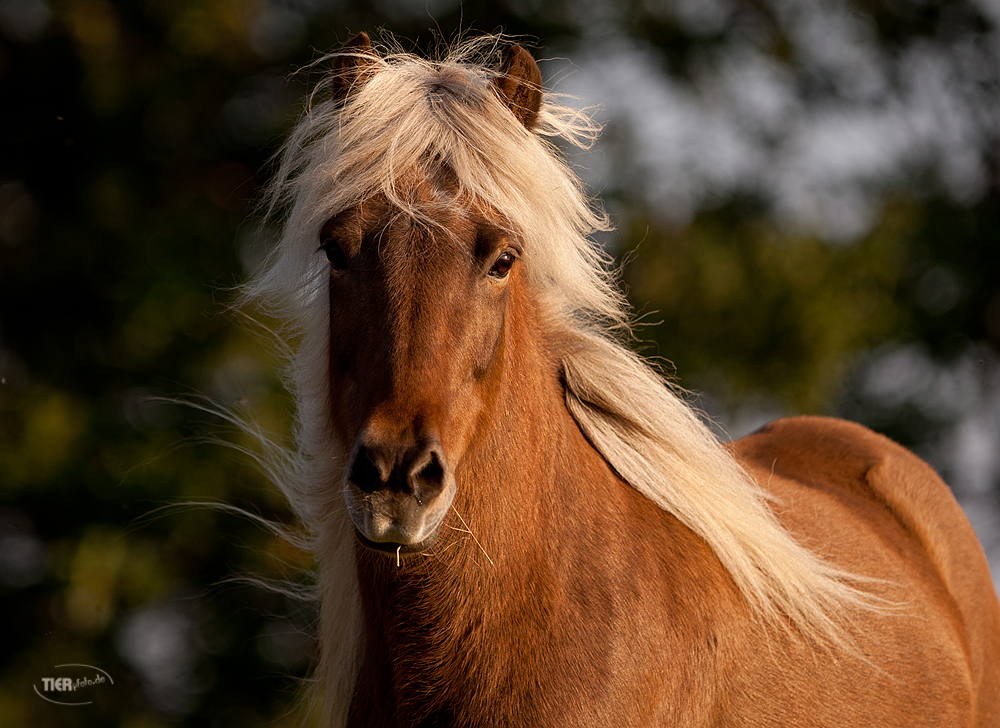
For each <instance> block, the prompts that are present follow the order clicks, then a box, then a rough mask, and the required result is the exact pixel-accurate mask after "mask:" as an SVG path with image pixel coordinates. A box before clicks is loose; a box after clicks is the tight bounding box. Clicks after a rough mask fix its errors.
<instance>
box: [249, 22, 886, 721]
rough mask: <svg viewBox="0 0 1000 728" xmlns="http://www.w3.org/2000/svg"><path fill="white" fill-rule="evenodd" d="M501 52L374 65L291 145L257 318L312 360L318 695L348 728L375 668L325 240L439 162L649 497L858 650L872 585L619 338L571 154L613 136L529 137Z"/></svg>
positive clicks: (547, 123) (820, 628)
mask: <svg viewBox="0 0 1000 728" xmlns="http://www.w3.org/2000/svg"><path fill="white" fill-rule="evenodd" d="M500 44H501V39H500V38H498V37H495V36H490V37H485V38H477V39H474V40H473V41H467V42H465V43H463V44H461V45H459V46H457V47H455V48H453V49H452V50H451V51H450V52H448V54H447V56H446V57H445V58H443V59H442V60H440V61H437V62H433V61H428V60H424V59H421V58H418V57H415V56H413V55H409V54H405V53H401V52H388V53H385V54H380V55H379V57H377V58H373V59H372V62H373V65H372V66H371V70H370V72H369V73H368V74H367V78H366V79H365V82H364V83H363V84H360V83H359V84H358V88H356V89H355V90H354V92H353V93H352V94H351V95H350V96H349V97H348V99H347V100H346V101H338V100H332V99H331V100H318V99H319V97H320V95H321V94H322V88H320V89H319V90H318V91H317V93H314V94H313V99H314V100H315V101H316V103H314V104H313V105H311V108H309V109H308V111H307V112H306V113H305V114H304V116H303V117H302V119H301V120H300V122H299V123H298V125H297V126H296V127H295V129H294V131H293V132H292V134H291V136H290V138H289V139H288V141H287V143H286V144H285V147H284V150H283V152H282V155H281V157H280V163H279V168H278V171H277V174H276V176H275V179H274V181H273V183H272V185H271V187H270V188H269V192H268V197H267V205H268V214H269V215H271V216H278V217H281V218H283V222H284V234H283V236H282V238H281V241H280V243H279V244H278V245H277V246H276V247H275V249H274V250H273V251H272V253H271V255H270V257H269V259H268V260H267V262H266V264H265V265H264V267H263V269H262V270H261V271H260V272H259V273H258V274H257V275H256V276H255V277H254V279H253V280H251V281H250V282H249V283H248V284H247V285H246V286H245V287H244V289H243V294H244V300H245V301H246V302H250V303H253V304H255V305H257V306H260V307H261V308H262V309H263V310H264V311H266V312H267V313H268V314H270V315H272V316H275V317H276V318H278V319H279V320H281V321H283V322H285V323H284V325H285V328H284V330H283V331H282V334H283V335H284V337H285V338H286V340H289V341H293V342H295V345H294V347H293V349H294V353H293V355H292V356H291V357H290V360H289V362H288V366H287V370H286V377H287V384H288V386H289V388H290V390H291V392H292V393H293V394H294V397H295V400H296V404H297V425H296V428H295V440H296V450H295V451H294V452H290V453H283V454H282V455H281V457H276V458H274V462H273V463H272V464H271V466H270V468H269V469H270V471H271V473H272V474H273V475H274V477H275V480H276V481H277V484H278V485H279V487H281V489H282V490H283V492H284V494H285V495H286V496H287V498H288V500H289V502H290V504H291V506H292V508H293V509H294V511H295V513H296V515H297V516H298V518H299V519H300V520H301V522H302V524H303V526H304V528H305V529H306V530H307V532H308V533H309V534H310V547H311V548H312V550H313V551H314V553H315V555H316V558H317V560H318V562H319V563H320V565H321V583H320V587H319V598H320V600H321V603H322V612H321V639H322V642H323V651H322V652H323V657H322V664H321V665H320V671H319V674H318V675H317V678H318V680H319V681H320V682H321V684H322V685H323V688H324V690H325V703H326V710H327V718H328V720H329V721H330V724H331V725H341V724H343V722H344V721H345V720H346V713H347V707H348V705H349V704H350V700H351V694H352V690H353V686H354V682H355V677H356V674H357V671H358V669H359V665H360V663H359V660H360V659H361V650H362V644H361V635H362V614H361V605H360V600H359V596H358V584H357V576H356V573H355V564H354V556H353V534H352V525H351V522H350V520H349V518H348V516H347V514H346V512H345V509H344V505H343V502H342V500H343V499H342V498H341V496H340V492H339V489H338V488H332V487H330V484H331V483H335V482H339V479H340V477H341V473H340V469H341V467H342V463H343V459H344V452H343V450H342V449H341V445H340V443H338V442H336V439H335V437H334V436H333V435H332V433H331V430H330V427H329V424H328V413H327V412H326V411H325V407H326V406H327V404H326V403H327V402H329V397H328V381H327V349H328V346H329V344H328V336H329V311H328V305H327V300H326V280H327V279H326V275H327V265H326V262H325V259H324V258H323V256H322V255H319V254H317V233H318V231H319V229H320V227H321V226H322V224H323V223H324V222H325V221H326V220H327V219H329V218H330V217H331V216H332V215H333V214H335V213H336V212H339V211H341V210H343V209H345V208H347V207H349V206H351V205H354V204H357V203H359V202H361V201H363V200H365V199H367V198H369V197H371V196H372V195H374V194H377V193H382V194H384V195H386V196H387V197H388V198H389V199H391V200H393V201H394V202H395V203H396V204H397V205H398V206H399V208H400V209H401V210H402V211H404V212H408V213H409V214H413V215H417V216H419V215H420V211H419V210H415V209H411V205H410V204H409V203H408V201H407V199H406V195H405V194H403V193H402V192H401V190H399V189H398V188H397V181H398V180H399V179H400V178H401V177H402V176H404V175H406V174H408V173H411V172H413V171H416V170H419V169H421V168H422V165H426V163H427V160H429V159H430V160H435V159H436V160H440V161H441V162H443V163H445V164H447V165H448V166H449V167H450V169H451V170H453V171H454V173H455V176H456V178H457V180H458V184H459V186H460V188H461V189H460V192H461V194H462V195H464V196H467V198H468V199H474V200H479V201H483V202H485V203H486V204H488V205H490V206H491V207H492V208H493V209H495V210H498V211H500V212H501V213H502V214H503V215H504V216H505V218H506V219H507V220H508V221H509V224H510V225H511V227H512V228H513V229H515V230H516V231H517V233H518V234H519V235H520V236H521V238H522V239H523V241H524V248H525V251H524V261H525V267H526V270H528V271H529V273H528V275H529V280H530V283H531V286H532V288H533V291H534V293H535V295H536V296H537V297H538V299H539V301H540V302H541V303H542V306H543V310H544V311H545V312H546V315H547V316H548V318H549V319H550V320H549V322H548V327H549V328H550V329H554V330H558V331H561V332H562V334H563V337H562V338H564V339H565V340H567V341H569V342H571V345H570V346H568V347H567V353H566V354H565V355H564V356H563V358H562V361H561V367H562V371H563V373H564V379H565V383H566V405H567V407H568V409H569V411H570V413H571V414H572V416H573V417H574V418H575V420H576V421H577V423H578V424H579V426H580V428H581V430H582V431H583V432H584V433H585V434H586V435H587V437H588V438H589V439H590V441H591V442H592V443H593V444H594V446H595V447H596V448H597V449H598V450H599V451H600V452H601V454H602V455H603V456H604V458H605V459H606V460H607V461H608V463H609V464H610V465H611V466H612V467H613V468H614V469H615V470H616V471H617V472H618V473H620V474H621V476H622V477H623V478H624V479H625V480H626V481H627V482H628V483H629V484H630V485H631V486H632V487H634V488H635V489H637V490H638V491H640V492H641V493H643V494H644V495H645V496H646V497H648V498H649V499H650V500H652V501H653V502H655V503H656V504H657V505H658V506H659V507H660V508H662V509H664V510H665V511H668V512H670V513H672V514H674V515H675V516H676V517H677V518H678V519H680V520H681V521H682V522H683V523H684V524H686V525H687V526H688V527H689V528H691V529H692V530H693V531H694V532H695V533H697V534H698V535H699V536H700V537H702V538H703V539H704V540H705V541H706V542H707V543H708V544H709V546H710V547H711V548H712V549H713V550H714V552H715V553H716V554H717V555H718V557H719V559H720V560H721V561H722V563H723V565H724V566H725V568H726V569H727V570H728V571H729V573H730V574H731V575H732V577H733V579H734V580H735V582H736V584H737V585H738V586H739V588H740V589H741V590H742V592H743V593H744V594H745V595H746V598H747V599H748V601H749V602H750V604H751V605H753V607H754V608H755V609H756V610H757V612H758V613H759V614H760V615H761V616H762V617H763V618H764V619H765V620H767V621H768V622H770V623H773V624H776V625H783V626H790V627H791V628H792V630H793V631H795V632H797V633H799V634H801V635H804V636H806V637H807V638H810V639H816V640H818V641H820V642H825V643H829V644H843V639H844V638H843V632H842V629H841V624H840V621H839V620H838V618H837V617H836V616H835V615H836V614H837V613H838V611H839V610H841V609H842V608H843V607H844V606H845V605H855V606H857V605H863V604H865V603H866V598H865V596H864V594H863V592H862V591H860V590H859V589H858V588H857V587H856V585H857V583H858V581H857V580H856V579H854V578H853V577H851V576H850V575H848V574H845V573H844V572H842V571H840V570H838V569H836V568H834V567H832V566H830V565H828V564H827V563H825V562H824V561H822V560H821V559H820V558H818V557H817V556H816V555H814V554H813V553H811V552H810V551H808V550H807V549H805V548H804V547H803V546H801V545H799V544H798V543H797V542H796V541H795V540H794V539H793V538H792V537H791V536H790V535H789V533H788V532H787V531H786V530H785V529H784V528H783V527H782V526H781V525H780V524H779V522H778V520H777V518H776V517H775V515H774V514H773V512H772V510H771V508H770V507H769V504H768V499H767V496H766V495H765V494H764V492H763V491H762V490H761V488H760V487H759V486H758V485H757V484H756V483H755V482H754V481H753V480H752V479H751V477H750V476H749V475H748V474H747V473H746V472H745V471H744V470H743V469H742V468H741V467H740V465H739V464H738V463H737V462H736V461H735V460H734V459H733V458H732V457H731V456H730V455H729V453H728V452H727V450H726V449H725V448H724V447H723V446H722V445H721V444H720V443H719V442H718V441H717V440H716V438H715V437H714V435H713V434H712V433H711V431H710V430H709V429H708V428H707V427H706V426H705V425H704V424H703V423H702V422H701V420H699V418H698V417H697V416H696V415H695V414H694V413H693V412H692V410H691V409H690V407H689V406H688V405H687V404H686V403H685V402H684V401H683V400H682V399H681V398H680V397H679V396H678V395H677V394H676V393H675V392H674V391H673V390H672V389H671V387H670V386H669V385H668V384H667V383H666V382H665V381H664V380H663V378H662V377H661V376H660V375H659V374H658V373H657V372H656V371H654V369H652V368H651V367H650V366H649V365H648V364H647V363H646V362H645V361H643V360H642V359H641V358H640V357H639V356H638V355H636V354H635V353H633V352H632V351H630V350H629V349H628V348H626V347H625V346H624V345H622V344H621V343H620V342H619V341H618V339H617V338H616V335H620V334H621V333H622V332H625V331H627V329H628V318H629V308H628V305H627V303H626V301H625V299H624V297H623V295H622V293H621V292H620V290H619V288H618V287H617V286H616V281H615V279H614V275H613V273H612V272H611V267H610V263H611V261H610V260H609V258H608V256H607V255H606V254H605V252H604V251H603V250H602V249H601V248H600V247H599V246H598V245H597V244H596V243H595V242H593V241H592V240H591V239H590V238H589V236H590V235H591V234H592V233H593V232H595V231H599V230H608V229H609V225H608V221H607V218H606V217H605V215H604V214H603V212H602V211H601V210H600V209H599V208H598V207H597V206H595V205H594V204H593V203H592V202H591V200H590V199H589V198H588V197H587V195H586V194H585V192H584V190H583V189H582V186H581V183H580V181H579V179H578V178H577V177H576V175H575V174H574V173H573V172H572V170H571V169H570V168H569V166H568V164H567V163H566V162H565V161H564V159H563V157H562V155H561V154H560V153H559V151H558V149H557V147H556V146H555V144H554V141H556V140H561V142H563V143H568V144H571V145H576V146H586V145H588V144H589V143H591V142H592V141H593V139H594V138H595V137H596V135H597V132H598V131H599V128H598V125H597V124H596V123H595V122H593V121H592V120H591V119H590V118H589V117H588V116H586V115H585V114H583V113H582V112H580V111H577V110H574V109H571V108H568V107H566V106H563V105H560V104H559V103H558V99H557V98H556V97H554V96H552V95H551V94H549V95H546V96H545V97H544V102H543V105H542V109H541V112H540V115H539V120H538V126H537V128H536V129H535V130H533V131H531V132H529V131H528V130H527V129H525V128H524V127H523V126H522V125H521V124H519V123H518V122H517V120H516V119H515V118H514V116H513V115H512V114H511V113H510V111H509V110H508V109H507V107H506V106H505V105H504V104H503V103H502V102H501V100H500V99H499V98H498V97H497V95H496V94H495V93H493V91H492V89H491V87H490V80H491V78H492V77H493V76H494V75H495V71H492V70H490V69H491V68H495V67H496V63H493V62H492V61H494V60H496V59H498V58H499V56H498V53H497V49H498V48H499V46H500Z"/></svg>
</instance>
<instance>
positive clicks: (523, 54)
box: [493, 45, 542, 130]
mask: <svg viewBox="0 0 1000 728" xmlns="http://www.w3.org/2000/svg"><path fill="white" fill-rule="evenodd" d="M493 88H494V89H495V90H496V92H497V94H498V95H499V96H500V100H501V101H503V102H504V103H505V104H507V106H508V108H510V110H511V111H512V112H514V116H516V117H517V120H518V121H520V122H521V123H522V124H524V126H525V127H526V128H528V129H529V130H530V129H533V128H534V127H535V122H537V121H538V110H539V109H541V108H542V72H541V70H539V68H538V64H537V63H535V59H534V58H532V57H531V54H530V53H528V51H526V50H524V48H522V47H521V46H519V45H512V46H511V47H510V50H508V51H507V57H506V58H505V59H504V62H503V65H501V66H500V73H499V74H498V75H497V76H495V77H494V78H493Z"/></svg>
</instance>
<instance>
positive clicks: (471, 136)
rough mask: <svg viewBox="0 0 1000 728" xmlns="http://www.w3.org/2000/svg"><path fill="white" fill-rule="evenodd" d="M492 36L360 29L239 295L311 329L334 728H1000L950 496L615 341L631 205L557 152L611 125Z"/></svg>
mask: <svg viewBox="0 0 1000 728" xmlns="http://www.w3.org/2000/svg"><path fill="white" fill-rule="evenodd" d="M499 44H500V41H499V39H497V38H480V39H475V40H473V41H471V42H467V43H465V44H464V45H461V46H459V47H457V48H456V49H454V50H453V51H452V53H451V54H450V55H449V56H448V57H447V58H445V59H444V60H442V61H440V62H431V61H428V60H424V59H421V58H418V57H415V56H412V55H409V54H403V53H381V52H378V51H376V50H375V49H373V47H372V45H371V43H370V41H369V39H368V36H366V35H364V34H362V35H360V36H358V37H357V38H355V39H354V40H353V41H351V42H350V43H348V44H347V45H346V46H345V47H344V48H343V49H342V50H341V51H340V52H338V53H336V54H334V56H333V58H332V65H333V71H332V74H331V76H330V77H329V78H328V79H326V80H325V81H324V87H323V89H321V90H320V91H319V92H318V94H317V95H314V97H313V99H314V103H313V104H312V105H311V107H310V109H309V111H308V112H307V113H306V114H305V116H304V117H303V119H302V120H301V121H300V123H299V124H298V126H297V127H296V129H295V130H294V131H293V133H292V135H291V137H290V139H289V141H288V143H287V145H286V147H285V151H284V155H283V157H282V162H281V165H280V168H279V171H278V174H277V176H276V179H275V181H274V182H273V184H272V187H271V191H270V195H271V197H270V200H271V204H272V208H273V209H274V210H275V211H280V214H282V215H283V216H284V222H285V228H284V235H283V238H282V240H281V241H280V243H279V245H278V247H277V249H276V250H275V251H274V254H273V255H272V257H271V258H270V260H269V264H268V266H267V267H266V268H265V269H264V270H263V271H262V272H261V273H260V274H259V275H258V276H257V277H256V278H255V279H254V280H253V281H251V282H250V283H249V284H248V286H247V289H246V290H247V295H248V297H249V298H250V299H253V300H255V301H257V302H259V303H261V304H262V305H264V306H266V307H267V309H268V310H269V311H270V312H272V313H274V314H275V315H277V316H279V317H281V318H283V319H284V320H286V321H287V322H288V327H289V329H290V330H291V332H292V335H293V337H294V338H295V340H296V341H297V349H296V352H295V354H294V356H293V358H292V360H291V361H290V364H289V369H288V379H289V382H290V385H291V387H292V390H293V392H294V394H295V397H296V401H297V403H298V418H299V419H298V428H297V438H298V445H299V449H298V451H297V452H296V453H291V454H289V455H288V457H287V458H286V467H285V470H284V475H282V476H281V477H280V478H279V480H281V481H282V483H283V488H284V490H285V492H286V494H287V495H288V496H289V499H290V500H291V503H292V506H293V507H294V509H295V511H296V513H297V514H298V515H299V517H300V518H301V519H302V522H303V525H304V526H305V528H306V529H307V530H308V531H309V533H310V534H312V537H313V543H314V551H315V554H316V557H317V560H318V562H319V564H320V579H321V583H320V585H319V596H320V600H321V625H320V641H321V652H322V657H321V663H320V665H319V668H318V673H317V683H318V684H319V685H320V687H321V691H322V693H323V701H324V705H325V719H326V721H327V723H328V724H329V725H331V726H341V725H351V726H428V727H429V726H511V725H523V726H559V727H565V726H607V725H615V726H725V725H732V726H776V725H781V726H806V725H824V726H838V727H839V726H845V725H873V726H874V725H878V726H907V727H909V726H930V725H942V726H996V725H1000V605H998V602H997V596H996V593H995V591H994V588H993V585H992V582H991V580H990V574H989V569H988V566H987V564H986V560H985V558H984V556H983V552H982V549H981V548H980V546H979V544H978V542H977V541H976V538H975V535H974V534H973V531H972V529H971V527H970V526H969V523H968V521H967V520H966V519H965V517H964V515H963V514H962V512H961V509H960V508H959V507H958V505H957V504H956V502H955V500H954V499H953V498H952V496H951V494H950V492H949V490H948V488H947V487H946V486H945V485H944V483H942V482H941V480H940V479H939V478H938V477H937V476H936V475H935V474H934V472H933V471H932V470H931V469H930V468H929V467H928V466H927V465H926V464H924V463H923V462H922V461H920V460H919V459H918V458H916V457H915V456H914V455H912V454H910V453H908V452H907V451H905V450H904V449H902V448H900V447H899V446H897V445H895V444H893V443H892V442H890V441H889V440H887V439H886V438H883V437H881V436H878V435H876V434H874V433H872V432H870V431H868V430H866V429H864V428H862V427H860V426H858V425H854V424H850V423H847V422H843V421H838V420H833V419H824V418H794V419H786V420H780V421H778V422H775V423H772V424H771V425H769V426H767V427H765V428H763V429H761V430H759V431H758V432H756V433H754V434H753V435H750V436H748V437H746V438H743V439H741V440H738V441H736V442H734V443H731V444H729V445H722V444H720V443H719V442H717V440H716V439H715V438H714V437H713V436H712V434H711V433H710V431H709V430H708V429H707V428H706V427H705V426H704V425H703V424H702V423H701V421H700V420H699V419H698V417H697V416H695V414H693V412H692V411H691V410H690V409H689V407H688V406H687V405H686V404H685V403H684V402H683V401H682V400H681V398H680V397H678V396H677V395H676V394H675V393H674V392H673V391H672V390H671V388H670V387H669V386H668V385H667V384H665V383H664V382H663V381H662V379H661V378H660V377H659V376H658V375H657V374H656V373H655V372H654V371H653V370H652V369H651V368H650V367H649V366H648V365H647V364H646V363H645V362H644V361H643V360H642V359H641V358H639V357H638V356H637V355H635V354H634V353H632V352H631V351H630V350H629V349H628V348H627V347H625V346H623V345H622V344H621V343H620V342H619V339H621V338H623V337H622V336H621V334H622V332H624V331H625V330H627V320H628V309H627V306H626V303H625V300H624V298H623V296H622V294H621V293H620V291H619V290H618V288H617V287H616V285H615V281H614V276H613V275H612V274H611V273H610V272H609V271H610V270H611V269H610V266H609V262H610V261H608V260H607V259H606V257H605V255H604V253H603V252H602V251H601V249H600V247H599V246H598V245H596V244H595V243H594V242H593V241H592V240H591V239H590V238H589V237H588V236H589V235H590V234H591V233H593V232H594V231H596V230H603V229H607V227H608V226H607V222H606V219H605V218H604V216H603V214H602V213H601V212H600V211H599V209H598V208H597V207H595V206H594V205H593V204H592V203H591V201H590V200H589V199H588V198H587V197H586V195H585V194H584V192H583V190H582V187H581V184H580V182H579V180H578V179H577V178H576V177H575V176H574V174H573V173H572V172H571V171H570V169H569V167H568V165H567V164H566V163H565V162H564V161H563V159H562V157H561V156H560V154H559V152H558V151H557V148H556V146H555V144H554V143H553V142H552V140H554V139H561V140H563V141H564V142H567V143H575V144H580V145H585V144H586V143H588V142H589V141H590V140H592V139H593V137H594V134H595V133H596V130H597V129H596V126H595V125H594V123H593V122H592V121H591V120H590V119H588V118H587V117H586V116H584V115H582V114H581V113H579V112H577V111H574V110H573V109H569V108H566V107H563V106H560V105H559V104H558V103H557V101H556V100H555V99H554V98H553V97H551V96H548V95H546V94H544V93H543V91H542V88H541V74H540V72H539V69H538V66H537V65H536V63H535V61H534V60H533V59H532V58H531V56H530V55H529V54H528V53H527V52H526V51H525V50H524V49H522V48H520V47H519V46H516V45H514V46H510V47H509V49H508V50H507V52H506V54H503V53H500V51H499ZM491 51H492V52H493V53H495V54H499V55H498V56H497V57H498V59H499V64H498V65H493V64H490V63H484V62H482V60H481V59H482V58H483V57H485V56H489V55H490V52H491ZM324 93H325V94H326V96H325V97H323V96H322V95H321V94H324Z"/></svg>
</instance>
